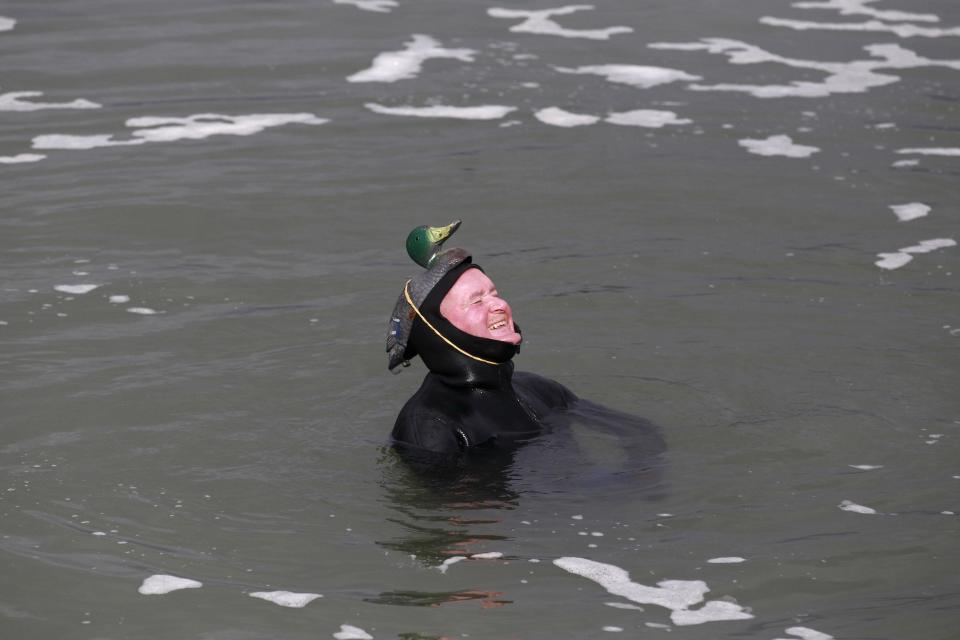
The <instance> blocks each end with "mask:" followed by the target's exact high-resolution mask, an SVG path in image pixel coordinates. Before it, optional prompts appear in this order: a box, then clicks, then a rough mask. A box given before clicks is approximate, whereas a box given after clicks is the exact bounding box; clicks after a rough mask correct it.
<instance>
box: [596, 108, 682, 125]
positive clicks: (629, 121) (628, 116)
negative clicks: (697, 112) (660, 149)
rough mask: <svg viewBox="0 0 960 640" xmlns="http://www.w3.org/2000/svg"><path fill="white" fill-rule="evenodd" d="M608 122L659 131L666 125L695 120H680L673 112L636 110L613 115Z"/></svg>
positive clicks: (607, 119) (608, 118) (608, 117)
mask: <svg viewBox="0 0 960 640" xmlns="http://www.w3.org/2000/svg"><path fill="white" fill-rule="evenodd" d="M606 121H607V122H609V123H610V124H619V125H625V126H628V127H649V128H652V129H659V128H660V127H663V126H666V125H668V124H669V125H681V124H690V123H692V122H693V120H688V119H687V118H678V117H677V114H676V113H674V112H673V111H658V110H656V109H636V110H634V111H623V112H620V113H611V114H610V115H609V116H607V118H606Z"/></svg>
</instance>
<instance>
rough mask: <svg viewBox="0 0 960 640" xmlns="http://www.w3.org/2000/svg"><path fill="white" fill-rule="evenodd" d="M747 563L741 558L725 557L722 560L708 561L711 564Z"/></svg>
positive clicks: (713, 559)
mask: <svg viewBox="0 0 960 640" xmlns="http://www.w3.org/2000/svg"><path fill="white" fill-rule="evenodd" d="M746 561H747V559H746V558H741V557H740V556H724V557H721V558H710V559H709V560H707V562H709V563H710V564H738V563H740V562H746Z"/></svg>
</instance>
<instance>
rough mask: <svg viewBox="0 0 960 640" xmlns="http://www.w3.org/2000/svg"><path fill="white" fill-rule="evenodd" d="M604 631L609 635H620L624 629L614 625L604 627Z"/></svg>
mask: <svg viewBox="0 0 960 640" xmlns="http://www.w3.org/2000/svg"><path fill="white" fill-rule="evenodd" d="M603 630H604V631H607V632H609V633H620V632H621V631H623V627H614V626H612V625H608V626H606V627H603Z"/></svg>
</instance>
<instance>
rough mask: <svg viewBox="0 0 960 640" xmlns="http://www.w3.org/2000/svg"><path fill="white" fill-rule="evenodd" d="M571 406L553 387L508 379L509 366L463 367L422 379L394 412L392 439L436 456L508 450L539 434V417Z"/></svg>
mask: <svg viewBox="0 0 960 640" xmlns="http://www.w3.org/2000/svg"><path fill="white" fill-rule="evenodd" d="M458 355H459V354H458ZM461 357H463V356H461ZM464 359H466V358H464ZM576 400H577V397H576V396H575V395H573V393H571V392H570V390H569V389H567V388H566V387H564V386H563V385H562V384H560V383H559V382H555V381H553V380H549V379H547V378H544V377H541V376H538V375H536V374H533V373H524V372H522V371H521V372H517V373H516V374H514V372H513V363H512V362H507V363H505V364H501V365H497V366H492V365H487V364H483V363H479V362H470V363H464V367H463V368H462V369H460V370H458V371H455V372H449V373H436V372H434V371H431V372H430V373H428V374H427V376H426V377H425V378H424V380H423V384H421V385H420V389H419V390H418V391H417V392H416V393H415V394H414V395H413V397H412V398H410V400H408V401H407V403H406V404H405V405H404V407H403V409H402V410H401V411H400V415H399V416H398V417H397V422H396V424H395V425H394V427H393V439H394V440H395V441H396V442H402V443H405V444H407V445H411V446H413V447H417V448H419V449H424V450H427V451H433V452H437V453H450V452H456V451H459V450H465V449H469V448H473V447H507V448H511V447H515V446H516V445H518V444H520V443H521V442H523V441H525V440H529V439H530V438H533V437H535V436H537V435H540V434H541V433H543V432H544V430H545V429H546V425H545V423H544V421H543V417H544V416H546V415H547V414H548V413H550V412H551V411H555V410H558V409H566V408H568V407H569V406H570V405H571V404H572V403H574V402H576Z"/></svg>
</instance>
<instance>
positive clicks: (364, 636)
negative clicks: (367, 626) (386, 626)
mask: <svg viewBox="0 0 960 640" xmlns="http://www.w3.org/2000/svg"><path fill="white" fill-rule="evenodd" d="M333 637H334V638H336V639H337V640H373V636H372V635H370V634H369V633H367V632H366V631H364V630H363V629H361V628H360V627H355V626H353V625H350V624H342V625H340V631H337V632H336V633H334V634H333Z"/></svg>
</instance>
